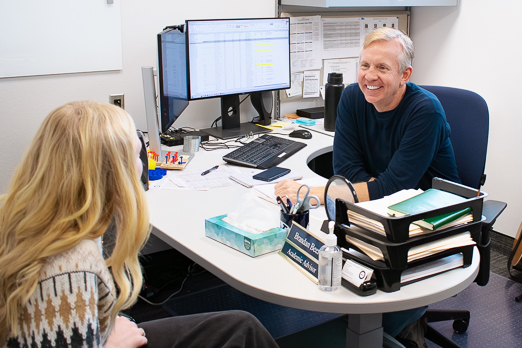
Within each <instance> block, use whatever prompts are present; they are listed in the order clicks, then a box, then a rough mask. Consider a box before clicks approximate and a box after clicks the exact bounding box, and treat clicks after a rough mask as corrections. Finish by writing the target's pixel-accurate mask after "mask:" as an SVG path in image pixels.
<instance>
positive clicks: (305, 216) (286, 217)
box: [280, 210, 310, 229]
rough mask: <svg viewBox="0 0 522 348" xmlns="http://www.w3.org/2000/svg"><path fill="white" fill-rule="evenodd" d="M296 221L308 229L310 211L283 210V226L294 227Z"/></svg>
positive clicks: (281, 225)
mask: <svg viewBox="0 0 522 348" xmlns="http://www.w3.org/2000/svg"><path fill="white" fill-rule="evenodd" d="M293 221H295V222H296V223H298V224H299V225H301V226H302V227H304V228H306V229H308V225H309V224H310V211H309V210H307V211H305V212H303V213H299V214H289V213H285V212H284V211H282V210H281V223H280V227H281V228H285V229H286V228H290V227H292V222H293Z"/></svg>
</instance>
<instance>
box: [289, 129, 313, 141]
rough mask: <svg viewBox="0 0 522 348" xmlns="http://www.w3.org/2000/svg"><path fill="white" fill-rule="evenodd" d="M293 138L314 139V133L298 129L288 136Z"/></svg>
mask: <svg viewBox="0 0 522 348" xmlns="http://www.w3.org/2000/svg"><path fill="white" fill-rule="evenodd" d="M288 136H289V137H291V138H301V139H312V133H310V132H309V131H307V130H304V129H298V130H295V131H293V132H292V133H290V134H288Z"/></svg>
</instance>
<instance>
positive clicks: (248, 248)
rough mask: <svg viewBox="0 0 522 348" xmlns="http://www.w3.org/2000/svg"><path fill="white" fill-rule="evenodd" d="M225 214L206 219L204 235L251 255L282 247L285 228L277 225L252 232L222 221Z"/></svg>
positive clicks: (254, 255)
mask: <svg viewBox="0 0 522 348" xmlns="http://www.w3.org/2000/svg"><path fill="white" fill-rule="evenodd" d="M226 216H227V215H221V216H216V217H213V218H210V219H206V220H205V235H206V236H207V237H210V238H212V239H215V240H217V241H218V242H220V243H223V244H225V245H228V246H229V247H231V248H234V249H236V250H238V251H241V252H242V253H244V254H247V255H249V256H251V257H256V256H259V255H263V254H266V253H269V252H272V251H276V250H280V249H281V248H282V247H283V244H284V243H285V238H286V230H284V229H282V228H279V227H277V228H272V229H271V230H269V231H266V232H263V233H260V234H254V233H250V232H247V231H244V230H242V229H239V228H237V227H235V226H232V225H230V224H229V223H227V222H225V221H223V218H224V217H226Z"/></svg>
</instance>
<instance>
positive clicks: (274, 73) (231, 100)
mask: <svg viewBox="0 0 522 348" xmlns="http://www.w3.org/2000/svg"><path fill="white" fill-rule="evenodd" d="M185 31H186V38H187V57H188V61H187V63H188V79H189V84H188V86H189V89H188V98H189V100H199V99H206V98H216V97H219V98H221V117H222V118H221V121H222V127H216V128H208V129H204V130H203V131H204V132H207V133H209V134H211V135H213V136H216V137H218V138H230V137H235V136H238V135H244V134H248V133H250V132H253V133H265V132H267V131H268V130H267V129H266V128H262V127H259V126H256V125H255V124H253V123H240V114H239V103H240V102H239V99H240V98H239V95H240V94H246V93H251V95H252V93H254V94H256V96H255V98H252V99H253V100H255V101H257V102H258V103H259V100H261V99H262V98H260V95H261V94H262V93H263V92H267V91H274V90H280V89H286V88H290V19H289V18H249V19H214V20H187V21H185ZM270 96H271V94H270ZM261 102H263V101H262V100H261ZM258 106H259V105H258ZM256 109H257V110H258V111H259V109H258V107H256ZM260 116H261V123H264V124H269V123H270V121H269V120H266V119H265V120H263V118H264V116H266V115H260ZM264 121H265V122H266V121H268V123H265V122H264Z"/></svg>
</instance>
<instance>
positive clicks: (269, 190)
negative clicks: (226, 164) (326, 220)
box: [253, 176, 328, 214]
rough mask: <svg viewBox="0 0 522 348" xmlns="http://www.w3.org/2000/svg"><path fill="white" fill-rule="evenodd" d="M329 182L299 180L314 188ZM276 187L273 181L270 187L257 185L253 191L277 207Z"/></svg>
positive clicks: (316, 179)
mask: <svg viewBox="0 0 522 348" xmlns="http://www.w3.org/2000/svg"><path fill="white" fill-rule="evenodd" d="M327 181H328V180H327V179H325V178H323V177H320V176H317V177H313V178H307V179H303V180H299V183H300V184H307V185H308V186H310V187H314V186H325V185H326V182H327ZM275 185H276V184H274V183H273V181H272V182H270V183H269V184H268V185H256V186H254V187H253V189H254V190H255V191H256V192H257V194H258V196H259V197H261V198H263V199H265V200H267V201H269V202H271V203H273V204H275V205H277V202H276V198H277V197H276V195H275ZM294 203H295V202H294ZM325 214H326V213H325Z"/></svg>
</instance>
